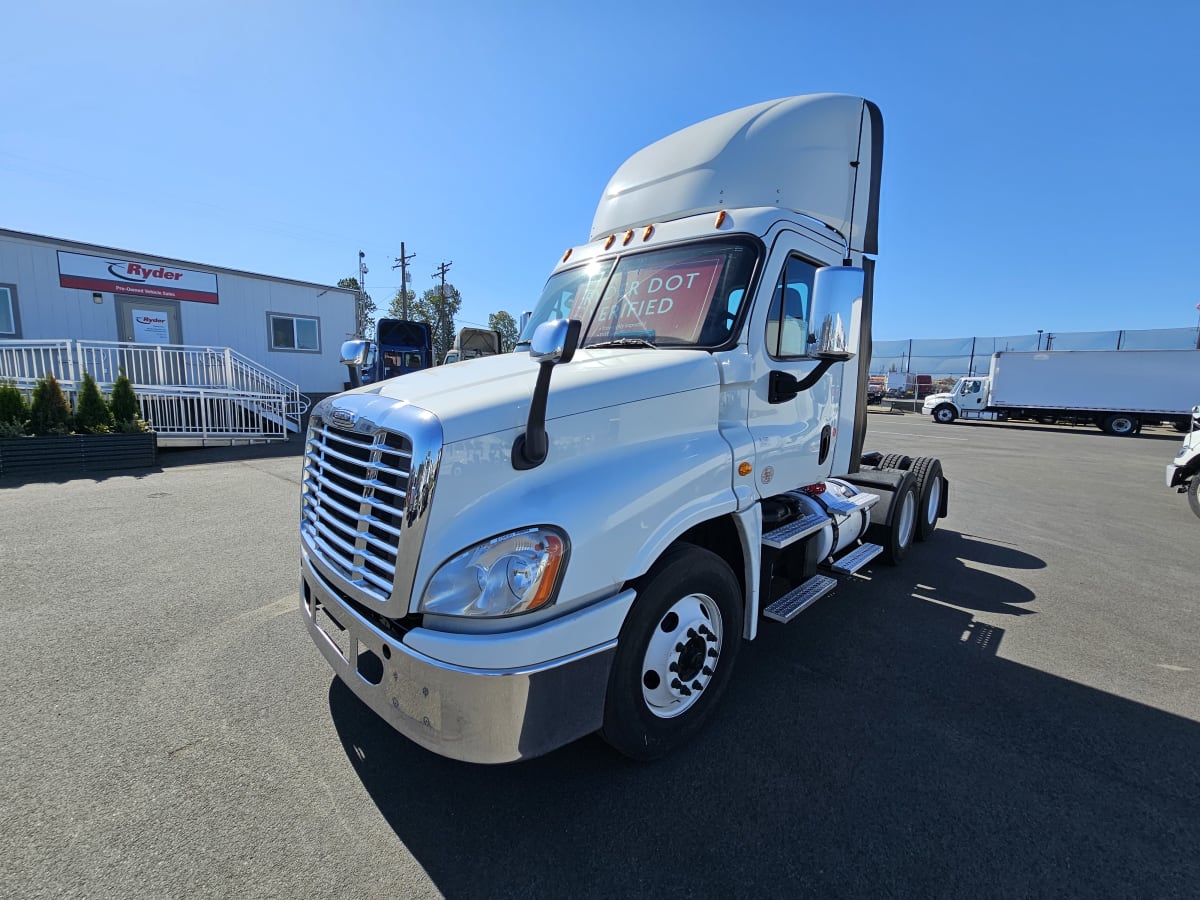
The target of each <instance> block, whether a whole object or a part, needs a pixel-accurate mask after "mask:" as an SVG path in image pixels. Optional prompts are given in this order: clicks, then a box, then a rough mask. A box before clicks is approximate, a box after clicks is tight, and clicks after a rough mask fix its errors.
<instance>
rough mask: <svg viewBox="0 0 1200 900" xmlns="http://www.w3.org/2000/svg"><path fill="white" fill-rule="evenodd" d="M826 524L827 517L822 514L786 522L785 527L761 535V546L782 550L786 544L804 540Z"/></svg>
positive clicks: (811, 514) (812, 514)
mask: <svg viewBox="0 0 1200 900" xmlns="http://www.w3.org/2000/svg"><path fill="white" fill-rule="evenodd" d="M828 524H829V516H826V515H823V514H822V513H809V514H808V515H807V516H805V517H804V518H802V519H797V520H796V521H795V522H788V523H787V524H786V525H780V526H779V527H778V528H776V529H775V530H774V531H768V532H767V533H766V534H764V535H763V538H762V542H763V546H764V547H774V548H775V549H776V550H782V549H783V548H784V547H786V546H788V544H793V543H795V542H796V541H798V540H800V539H801V538H806V537H808V536H809V535H810V534H813V533H814V532H817V531H820V530H821V529H822V528H824V527H825V526H826V525H828Z"/></svg>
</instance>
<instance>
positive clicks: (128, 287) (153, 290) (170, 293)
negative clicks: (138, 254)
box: [58, 275, 220, 303]
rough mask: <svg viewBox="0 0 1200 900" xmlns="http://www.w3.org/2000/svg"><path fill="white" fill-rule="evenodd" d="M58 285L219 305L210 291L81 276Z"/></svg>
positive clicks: (61, 278) (62, 279)
mask: <svg viewBox="0 0 1200 900" xmlns="http://www.w3.org/2000/svg"><path fill="white" fill-rule="evenodd" d="M58 283H59V285H60V286H61V287H65V288H79V289H80V290H85V291H108V292H109V293H110V294H121V295H123V296H126V297H145V298H146V299H147V300H188V301H191V302H192V303H219V302H220V300H219V299H218V297H217V295H216V294H213V293H209V292H208V291H189V290H184V289H183V288H177V287H169V288H168V287H158V286H157V285H150V284H129V283H128V282H124V281H109V280H107V279H105V278H83V277H81V276H79V275H59V276H58Z"/></svg>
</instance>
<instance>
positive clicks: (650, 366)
mask: <svg viewBox="0 0 1200 900" xmlns="http://www.w3.org/2000/svg"><path fill="white" fill-rule="evenodd" d="M537 372H538V364H537V363H535V362H534V361H533V360H531V359H530V358H529V354H528V353H506V354H502V355H500V356H488V357H483V358H480V359H472V360H466V361H463V362H459V363H454V364H452V365H448V366H438V367H436V368H433V369H425V370H424V371H421V372H412V373H410V374H408V375H402V376H400V377H399V378H393V379H391V380H389V381H384V382H381V383H379V384H374V385H370V386H368V387H365V388H360V389H358V390H356V391H352V392H351V393H352V394H354V393H363V394H378V395H379V396H381V397H385V398H388V399H391V400H396V401H404V402H407V403H411V404H412V405H414V406H417V407H420V408H421V409H424V410H427V411H429V412H431V413H433V414H434V415H435V416H437V417H438V420H439V421H440V422H441V425H442V435H443V440H444V442H445V443H446V444H452V443H455V442H456V441H461V440H466V439H467V438H472V437H479V436H481V435H485V434H492V433H494V432H498V431H504V430H507V429H511V428H521V427H524V425H525V422H526V420H527V418H528V416H529V402H530V400H531V398H532V397H533V388H534V383H535V382H536V380H537ZM719 377H720V376H719V373H718V371H717V364H716V361H715V360H714V359H713V357H712V356H711V355H710V354H709V353H706V352H704V351H702V350H655V349H650V348H638V349H628V348H623V349H613V350H579V351H577V352H576V353H575V358H574V359H573V360H571V362H569V363H562V364H559V365H557V366H555V368H554V374H553V375H552V376H551V378H550V396H549V399H548V401H547V404H546V419H547V421H552V420H554V419H556V418H561V417H564V416H571V415H575V414H577V413H581V412H586V411H589V410H595V409H601V408H603V407H610V406H611V407H619V406H623V405H627V404H632V403H635V402H637V401H639V400H645V399H649V398H651V397H662V396H666V395H668V394H674V393H679V392H682V391H690V390H695V389H698V388H703V387H708V386H711V385H714V384H717V383H718V382H719Z"/></svg>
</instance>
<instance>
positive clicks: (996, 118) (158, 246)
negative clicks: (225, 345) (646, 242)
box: [0, 0, 1200, 339]
mask: <svg viewBox="0 0 1200 900" xmlns="http://www.w3.org/2000/svg"><path fill="white" fill-rule="evenodd" d="M2 33H3V36H4V39H3V42H2V44H0V48H2V49H0V83H3V84H4V86H5V87H4V92H3V98H4V99H3V101H2V102H0V121H2V124H0V227H7V228H13V229H17V230H22V231H31V232H36V233H39V234H48V235H53V236H57V237H64V238H70V239H74V240H80V241H86V242H90V243H96V244H102V245H108V246H115V247H121V248H125V249H130V250H137V251H142V252H146V253H156V254H161V255H165V256H173V257H179V258H183V259H187V260H194V261H197V262H201V263H208V264H211V265H218V266H226V267H231V268H238V269H248V270H250V271H254V272H262V273H266V274H270V275H279V276H286V277H291V278H298V279H303V280H310V281H316V282H322V283H333V282H335V281H337V279H338V278H341V277H344V276H347V275H353V274H355V273H356V270H357V262H358V251H359V250H363V251H365V252H366V261H367V264H368V266H369V267H370V274H369V275H368V276H367V288H368V290H369V291H370V292H371V294H372V296H373V297H374V298H375V300H376V302H377V303H379V305H380V306H381V307H386V305H387V303H388V301H389V300H390V299H391V297H392V295H393V294H394V292H395V288H396V286H398V285H399V283H400V277H399V271H398V270H397V271H395V272H393V271H392V269H391V265H392V263H393V259H394V257H395V256H397V255H398V253H399V249H400V242H401V241H402V240H403V241H404V242H405V243H406V245H407V248H408V250H409V252H415V253H416V254H417V258H416V259H415V260H414V261H413V264H412V265H413V269H412V273H413V275H414V280H415V286H416V288H417V289H418V290H419V291H421V290H425V289H426V288H429V287H431V286H433V284H434V282H433V279H432V277H431V276H432V273H433V271H434V270H435V268H436V267H437V266H438V264H439V263H440V262H442V261H443V260H445V261H453V263H454V265H453V267H452V269H451V270H450V274H449V278H450V280H451V281H452V282H453V283H454V284H456V285H457V286H458V288H459V289H460V291H461V292H462V296H463V311H462V314H461V315H460V317H459V318H460V324H464V323H467V322H477V323H486V321H487V314H488V313H489V312H493V311H495V310H497V309H505V310H508V311H509V312H511V313H513V314H514V316H515V315H517V314H518V313H519V312H520V311H521V310H522V309H526V308H529V307H530V306H531V304H532V302H533V301H534V300H535V299H536V297H537V295H538V293H539V292H540V289H541V286H542V283H543V282H544V280H545V278H546V276H547V275H548V273H549V271H550V269H551V268H552V266H553V265H554V263H555V262H556V260H557V259H558V258H559V257H560V256H561V255H562V252H563V250H564V249H565V248H567V247H568V246H571V245H573V244H578V243H582V242H583V241H585V240H586V239H587V233H588V228H589V226H590V225H591V221H592V214H593V211H594V209H595V204H596V201H597V199H598V198H599V196H600V192H601V190H602V189H603V188H604V185H605V184H606V182H607V180H608V177H609V175H610V174H611V173H612V172H613V170H614V169H616V167H617V166H618V165H619V164H620V163H621V162H622V161H624V159H625V158H626V157H627V156H629V155H630V154H631V153H633V152H634V151H636V150H637V149H639V148H640V147H642V146H643V145H645V144H647V143H649V142H651V141H653V140H656V139H657V138H659V137H662V136H663V135H665V134H667V133H669V132H671V131H674V130H676V129H678V128H681V127H683V126H685V125H689V124H691V123H693V122H695V121H699V120H700V119H703V118H706V117H708V116H710V115H715V114H717V113H720V112H724V111H726V110H729V109H733V108H736V107H739V106H744V105H747V104H749V103H755V102H758V101H760V100H767V99H772V98H775V97H781V96H787V95H791V94H802V93H811V92H818V91H839V92H845V93H852V94H861V95H863V96H865V97H868V98H870V99H871V100H873V101H875V102H876V103H877V104H878V105H879V106H880V108H881V109H882V111H883V117H884V127H885V142H884V161H883V195H882V204H881V214H880V253H879V260H878V263H879V264H878V276H877V283H876V297H877V315H876V321H875V336H876V338H877V339H895V338H905V337H960V336H970V335H997V334H1000V335H1005V334H1021V333H1028V332H1032V331H1034V330H1036V329H1038V328H1043V329H1046V330H1049V331H1090V330H1108V329H1118V328H1126V329H1132V328H1171V327H1185V326H1188V327H1190V326H1195V325H1196V324H1197V310H1196V305H1197V303H1200V279H1198V278H1197V276H1196V274H1195V271H1194V269H1195V262H1194V261H1195V260H1196V258H1197V255H1198V254H1197V246H1198V245H1200V224H1198V223H1200V147H1198V141H1200V50H1198V49H1197V47H1198V46H1200V4H1197V3H1196V2H1195V0H1191V2H1153V0H1150V2H1140V3H1119V4H1118V3H1111V2H1104V0H1098V2H1083V0H1076V2H1074V3H1069V2H1068V3H1046V2H1025V0H1017V2H1004V3H987V2H980V3H971V2H944V3H922V2H904V3H901V2H864V3H857V4H846V3H832V4H830V3H825V4H816V3H803V2H799V0H796V2H791V3H787V2H783V3H771V2H763V3H753V4H745V3H742V4H738V3H730V2H727V0H724V2H708V0H700V2H688V3H654V2H641V3H608V4H605V3H586V4H584V3H575V4H565V3H559V2H541V0H539V2H528V3H484V2H476V3H462V2H455V0H438V2H428V3H427V2H398V0H397V2H361V3H344V4H341V3H338V4H335V3H328V2H325V3H313V2H303V0H295V2H257V0H242V2H238V3H231V2H227V0H206V2H203V3H196V2H192V0H174V2H171V3H162V2H157V0H156V2H148V0H147V2H124V0H116V2H108V3H95V2H58V3H55V2H46V3H41V4H33V3H25V4H8V8H7V9H6V11H5V13H4V16H3V28H2Z"/></svg>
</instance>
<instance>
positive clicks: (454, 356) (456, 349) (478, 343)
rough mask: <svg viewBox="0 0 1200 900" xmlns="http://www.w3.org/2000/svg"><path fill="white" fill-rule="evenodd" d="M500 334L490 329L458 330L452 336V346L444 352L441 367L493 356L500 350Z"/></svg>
mask: <svg viewBox="0 0 1200 900" xmlns="http://www.w3.org/2000/svg"><path fill="white" fill-rule="evenodd" d="M501 342H502V338H501V336H500V332H498V331H495V330H493V329H490V328H460V329H459V331H458V334H456V335H455V336H454V346H453V347H451V348H450V349H449V350H448V351H446V357H445V359H443V360H442V365H449V364H450V363H456V362H461V361H462V360H464V359H479V357H481V356H495V355H496V354H497V353H499V352H500V350H501Z"/></svg>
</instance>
